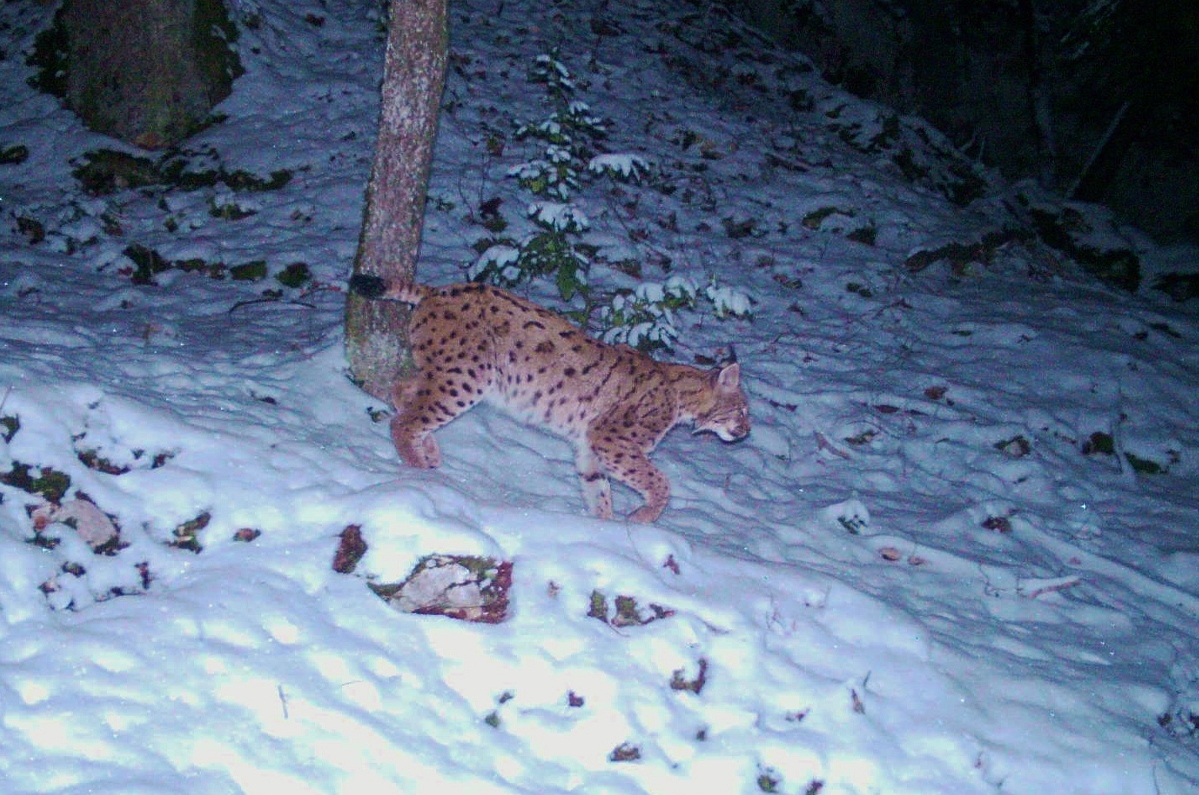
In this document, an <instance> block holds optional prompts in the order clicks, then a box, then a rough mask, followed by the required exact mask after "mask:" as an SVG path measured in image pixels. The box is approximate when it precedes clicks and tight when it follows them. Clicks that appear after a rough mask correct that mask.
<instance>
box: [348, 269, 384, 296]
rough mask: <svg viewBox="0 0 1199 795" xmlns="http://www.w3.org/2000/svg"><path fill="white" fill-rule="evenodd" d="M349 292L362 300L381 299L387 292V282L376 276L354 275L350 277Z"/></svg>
mask: <svg viewBox="0 0 1199 795" xmlns="http://www.w3.org/2000/svg"><path fill="white" fill-rule="evenodd" d="M350 292H352V293H354V294H355V295H360V296H362V297H363V298H382V297H383V293H385V292H387V282H385V281H383V279H381V278H379V277H378V276H371V275H369V274H366V273H355V274H354V275H353V276H351V277H350Z"/></svg>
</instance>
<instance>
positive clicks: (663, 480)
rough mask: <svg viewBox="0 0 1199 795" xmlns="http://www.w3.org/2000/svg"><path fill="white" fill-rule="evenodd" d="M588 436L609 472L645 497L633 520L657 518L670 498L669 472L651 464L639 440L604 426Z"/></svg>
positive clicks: (592, 447)
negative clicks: (623, 435)
mask: <svg viewBox="0 0 1199 795" xmlns="http://www.w3.org/2000/svg"><path fill="white" fill-rule="evenodd" d="M588 436H589V440H590V441H591V449H592V450H593V451H594V452H595V456H596V458H598V459H599V462H600V464H602V465H603V467H604V469H606V470H607V471H608V474H610V475H611V476H612V477H614V478H616V479H617V480H619V481H620V482H621V483H623V484H625V485H626V486H628V487H629V488H631V489H632V490H633V491H635V492H637V493H638V494H640V495H641V498H642V499H644V500H645V505H642V506H641V507H640V508H638V509H637V510H635V511H633V512H632V513H631V514H629V521H631V522H645V523H648V522H652V521H654V520H655V519H657V518H658V517H659V516H660V515H661V514H662V511H663V510H665V508H666V503H667V502H669V501H670V480H668V479H667V477H666V475H664V474H662V471H661V470H660V469H658V468H657V467H656V466H654V465H653V464H652V463H650V460H649V457H648V456H647V455H646V454H645V451H644V450H642V449H641V448H640V447H639V446H638V445H637V444H636V443H635V442H630V441H626V440H620V439H618V438H617V437H615V436H614V435H612V434H610V433H609V434H605V433H604V431H603V429H602V428H600V429H596V430H594V431H592V432H591V433H590V434H589V435H588ZM610 500H611V497H609V501H610Z"/></svg>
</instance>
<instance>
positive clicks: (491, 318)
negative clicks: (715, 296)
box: [350, 275, 749, 522]
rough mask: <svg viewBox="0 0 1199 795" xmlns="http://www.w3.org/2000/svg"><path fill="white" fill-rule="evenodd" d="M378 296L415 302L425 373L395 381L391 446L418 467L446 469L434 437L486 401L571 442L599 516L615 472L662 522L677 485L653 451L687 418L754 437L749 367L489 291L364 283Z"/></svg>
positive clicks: (415, 339)
mask: <svg viewBox="0 0 1199 795" xmlns="http://www.w3.org/2000/svg"><path fill="white" fill-rule="evenodd" d="M350 289H351V290H353V291H354V292H355V293H357V294H359V295H362V296H364V297H366V298H382V299H385V300H393V301H402V302H404V303H407V304H412V305H413V306H415V309H414V310H413V313H412V317H411V320H410V321H409V326H408V334H409V342H410V343H411V346H412V357H413V359H414V360H415V362H416V367H417V371H416V372H415V373H414V374H413V375H412V376H410V377H407V378H403V379H401V380H400V381H399V382H398V383H396V384H395V387H394V390H393V401H394V404H395V409H396V414H395V416H394V417H393V418H392V420H391V438H392V441H393V442H395V446H396V450H397V451H398V452H399V454H400V458H402V459H403V460H404V462H405V463H407V464H408V465H410V466H414V467H422V468H430V467H436V466H438V465H439V464H440V463H441V452H440V448H439V447H438V445H437V441H436V440H435V439H434V438H433V436H432V435H431V434H432V432H433V431H435V430H436V429H438V428H440V427H441V426H443V425H445V424H446V423H448V422H450V421H451V420H453V419H454V418H455V417H457V416H458V415H459V414H462V413H463V412H465V411H467V410H468V409H470V408H471V407H472V406H474V405H475V404H477V403H479V402H482V401H486V402H488V403H490V404H492V405H495V406H497V407H499V408H501V409H503V410H505V411H507V412H508V413H509V414H511V415H513V416H515V417H516V418H518V419H520V420H523V421H525V422H529V423H532V424H536V425H540V426H543V427H545V428H547V429H549V430H551V431H553V432H554V433H556V434H558V435H559V436H562V437H564V438H565V439H567V440H568V441H570V442H571V443H572V444H573V445H574V447H575V464H576V466H577V467H578V471H579V478H580V479H581V481H582V485H583V496H584V498H585V500H586V502H587V505H588V507H589V508H590V510H591V511H592V512H593V513H594V514H595V515H596V516H598V517H600V518H602V519H610V518H612V491H611V485H610V483H609V481H608V476H609V475H611V476H612V477H614V478H616V479H617V480H618V481H620V482H621V483H624V484H625V485H627V486H629V487H630V488H632V489H633V490H634V491H636V492H637V493H639V494H640V495H641V497H642V499H644V501H645V504H644V505H642V506H641V507H640V508H638V509H637V510H635V511H633V513H632V514H630V515H629V517H628V518H629V520H631V521H634V522H652V521H654V520H655V519H657V518H658V516H659V515H660V514H661V513H662V510H663V509H664V508H665V507H666V503H667V501H668V500H669V498H670V482H669V481H668V480H667V478H666V476H665V475H664V474H662V472H661V471H660V470H659V469H657V467H655V466H654V465H653V464H651V463H650V460H649V458H648V453H649V452H650V451H652V450H653V449H654V448H655V447H656V446H657V444H658V442H660V441H661V440H662V437H664V436H665V435H666V432H667V431H669V430H670V429H671V428H673V427H674V426H675V425H678V424H680V423H683V422H690V423H693V425H694V427H695V432H696V433H700V432H703V431H711V432H712V433H714V434H716V435H717V436H718V437H720V439H722V440H723V441H726V442H732V441H737V440H738V439H741V438H743V437H744V436H745V435H746V434H748V433H749V406H748V403H747V402H746V399H745V394H744V393H743V392H742V391H741V384H740V381H741V370H740V365H738V364H737V363H736V362H735V361H731V362H729V363H727V364H725V365H723V366H720V367H716V368H715V369H713V370H710V371H703V370H699V369H696V368H694V367H689V366H687V365H682V364H667V363H664V362H658V361H655V360H653V359H651V358H650V357H649V356H647V355H646V354H644V353H641V352H640V351H637V350H635V349H633V348H630V347H629V346H627V345H616V346H613V345H607V344H604V343H602V342H600V341H598V340H595V339H592V338H591V337H588V336H587V335H585V334H584V333H583V332H582V331H580V330H579V329H578V328H576V327H575V326H573V325H572V324H571V323H569V322H568V321H566V320H564V319H563V318H561V317H560V316H558V315H556V314H554V313H553V312H551V311H549V310H548V309H545V308H543V307H540V306H538V305H536V304H534V303H531V302H529V301H526V300H524V299H523V298H520V297H518V296H515V295H513V294H511V293H509V292H507V291H505V290H501V289H499V288H497V287H491V286H489V285H484V284H451V285H447V286H445V287H428V286H424V285H419V284H401V285H394V286H389V285H387V283H386V282H384V281H383V280H382V279H380V278H378V277H375V276H365V275H356V276H354V277H353V278H352V279H351V280H350Z"/></svg>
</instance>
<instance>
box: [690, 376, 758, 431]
mask: <svg viewBox="0 0 1199 795" xmlns="http://www.w3.org/2000/svg"><path fill="white" fill-rule="evenodd" d="M708 388H709V389H710V390H711V396H710V401H711V404H710V406H706V407H705V408H706V410H705V411H702V412H700V413H699V414H698V415H697V416H696V418H695V433H703V432H704V431H711V432H712V433H714V434H716V435H717V436H719V437H720V438H721V439H722V440H723V441H726V442H735V441H737V440H738V439H744V438H745V437H746V436H747V435H748V434H749V401H747V400H746V399H745V393H744V392H742V391H741V365H739V364H737V362H736V361H731V362H729V363H728V364H724V365H721V366H720V367H717V368H716V369H714V370H712V371H711V372H709V373H708ZM705 402H707V401H705Z"/></svg>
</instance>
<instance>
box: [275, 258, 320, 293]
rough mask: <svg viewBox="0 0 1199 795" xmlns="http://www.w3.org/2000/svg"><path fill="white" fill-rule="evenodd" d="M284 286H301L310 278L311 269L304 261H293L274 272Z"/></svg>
mask: <svg viewBox="0 0 1199 795" xmlns="http://www.w3.org/2000/svg"><path fill="white" fill-rule="evenodd" d="M275 278H276V279H277V280H278V281H279V283H280V284H282V285H283V286H284V287H303V286H304V285H305V284H306V283H307V282H308V281H309V280H310V279H311V278H312V269H311V268H309V267H308V263H306V262H293V263H291V264H290V265H288V266H287V267H286V268H284V269H283V270H281V271H279V272H278V273H276V274H275Z"/></svg>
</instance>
